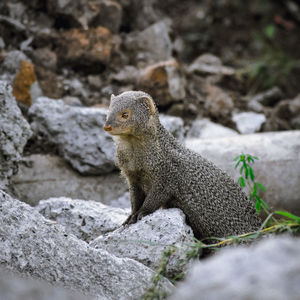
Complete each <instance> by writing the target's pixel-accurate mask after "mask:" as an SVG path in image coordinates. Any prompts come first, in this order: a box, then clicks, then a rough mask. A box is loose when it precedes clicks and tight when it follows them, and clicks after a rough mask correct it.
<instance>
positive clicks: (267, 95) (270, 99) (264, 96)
mask: <svg viewBox="0 0 300 300" xmlns="http://www.w3.org/2000/svg"><path fill="white" fill-rule="evenodd" d="M282 96H283V93H282V91H281V89H280V88H279V87H277V86H275V87H273V88H271V89H269V90H267V91H265V92H263V93H260V94H257V95H255V96H254V97H253V98H251V99H250V100H249V102H250V103H251V102H252V103H253V102H254V103H260V104H262V105H265V106H273V105H274V104H276V103H277V102H278V101H279V100H280V99H281V98H282Z"/></svg>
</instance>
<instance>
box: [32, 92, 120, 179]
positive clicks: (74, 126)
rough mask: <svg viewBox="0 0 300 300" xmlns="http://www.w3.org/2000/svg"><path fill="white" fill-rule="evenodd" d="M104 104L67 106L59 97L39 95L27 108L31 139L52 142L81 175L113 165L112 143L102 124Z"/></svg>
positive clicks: (104, 113) (95, 172) (102, 171)
mask: <svg viewBox="0 0 300 300" xmlns="http://www.w3.org/2000/svg"><path fill="white" fill-rule="evenodd" d="M106 114H107V110H106V109H104V108H86V107H73V106H72V107H71V106H68V105H65V104H64V103H63V101H61V100H53V99H49V98H45V97H41V98H39V99H38V100H37V101H36V103H35V104H34V105H33V106H32V107H31V108H30V110H29V116H30V118H31V120H32V121H31V128H32V130H33V132H34V136H35V139H36V140H38V139H39V138H40V139H42V141H41V143H43V142H45V141H46V142H47V143H48V144H49V143H50V144H52V145H53V146H54V147H55V148H56V149H57V150H58V152H59V153H60V155H61V156H62V157H64V159H65V160H66V161H67V162H69V163H70V164H71V166H72V167H73V168H74V169H76V170H77V171H78V172H80V173H81V174H84V175H100V174H105V173H109V172H111V171H112V170H114V169H115V165H114V157H115V146H114V143H113V141H112V138H111V136H110V135H108V134H107V133H105V131H104V130H103V125H104V123H105V120H106Z"/></svg>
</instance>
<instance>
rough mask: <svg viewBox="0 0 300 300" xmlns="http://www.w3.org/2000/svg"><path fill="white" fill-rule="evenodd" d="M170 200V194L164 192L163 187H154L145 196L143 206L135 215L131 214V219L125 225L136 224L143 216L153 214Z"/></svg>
mask: <svg viewBox="0 0 300 300" xmlns="http://www.w3.org/2000/svg"><path fill="white" fill-rule="evenodd" d="M170 198H171V194H170V192H168V191H166V189H165V187H163V186H161V185H154V186H153V188H152V189H151V190H150V192H149V193H148V195H147V196H146V199H145V201H144V203H143V205H142V206H141V207H140V209H139V210H138V211H137V212H136V213H135V214H132V216H131V219H130V220H129V222H128V223H127V224H133V223H136V222H137V220H140V219H141V218H142V217H143V216H146V215H149V214H151V213H153V212H155V211H156V210H158V209H159V208H160V207H162V206H164V205H166V203H167V201H168V200H169V199H170Z"/></svg>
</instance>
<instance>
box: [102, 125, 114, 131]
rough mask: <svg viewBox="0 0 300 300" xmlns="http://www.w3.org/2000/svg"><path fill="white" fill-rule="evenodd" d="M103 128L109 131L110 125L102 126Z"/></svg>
mask: <svg viewBox="0 0 300 300" xmlns="http://www.w3.org/2000/svg"><path fill="white" fill-rule="evenodd" d="M103 129H104V130H105V131H111V130H112V127H111V126H110V125H109V126H103Z"/></svg>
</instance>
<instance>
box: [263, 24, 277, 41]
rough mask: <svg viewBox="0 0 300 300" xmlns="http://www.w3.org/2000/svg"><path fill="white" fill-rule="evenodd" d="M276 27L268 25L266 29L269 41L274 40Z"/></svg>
mask: <svg viewBox="0 0 300 300" xmlns="http://www.w3.org/2000/svg"><path fill="white" fill-rule="evenodd" d="M275 30H276V28H275V26H274V25H268V26H266V27H265V30H264V31H265V35H266V36H267V37H268V38H269V39H273V38H274V36H275Z"/></svg>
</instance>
